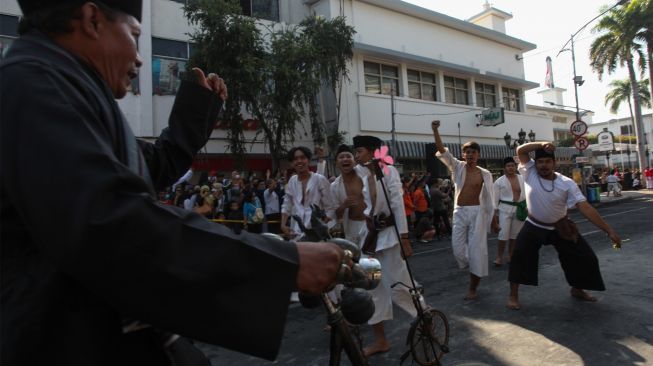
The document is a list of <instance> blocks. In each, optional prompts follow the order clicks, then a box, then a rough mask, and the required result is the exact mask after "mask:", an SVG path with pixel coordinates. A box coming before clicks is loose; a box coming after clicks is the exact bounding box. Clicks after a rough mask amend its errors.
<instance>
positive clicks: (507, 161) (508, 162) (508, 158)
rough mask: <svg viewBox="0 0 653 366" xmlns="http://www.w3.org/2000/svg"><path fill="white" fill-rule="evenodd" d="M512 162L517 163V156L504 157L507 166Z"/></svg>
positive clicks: (504, 164)
mask: <svg viewBox="0 0 653 366" xmlns="http://www.w3.org/2000/svg"><path fill="white" fill-rule="evenodd" d="M510 163H513V164H517V163H516V162H515V158H513V157H507V158H505V159H503V166H506V164H510Z"/></svg>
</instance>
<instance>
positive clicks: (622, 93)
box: [605, 79, 651, 131]
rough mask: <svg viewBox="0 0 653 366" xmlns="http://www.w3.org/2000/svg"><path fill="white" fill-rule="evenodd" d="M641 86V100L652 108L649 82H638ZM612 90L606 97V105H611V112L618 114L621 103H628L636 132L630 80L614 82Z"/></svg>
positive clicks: (611, 85)
mask: <svg viewBox="0 0 653 366" xmlns="http://www.w3.org/2000/svg"><path fill="white" fill-rule="evenodd" d="M637 83H638V84H639V85H638V87H639V100H640V102H641V103H642V105H644V106H645V107H648V108H651V94H650V93H649V91H648V84H649V80H648V79H646V80H641V81H638V82H637ZM610 87H611V88H612V90H610V91H609V92H608V94H606V95H605V105H606V106H607V105H608V104H609V105H610V112H612V113H614V114H616V113H617V112H618V111H619V107H620V106H621V103H623V102H624V101H628V109H629V111H630V120H631V123H632V126H633V131H635V118H634V116H633V104H632V102H631V98H632V95H633V94H632V88H631V87H630V80H628V79H623V80H613V81H612V82H610Z"/></svg>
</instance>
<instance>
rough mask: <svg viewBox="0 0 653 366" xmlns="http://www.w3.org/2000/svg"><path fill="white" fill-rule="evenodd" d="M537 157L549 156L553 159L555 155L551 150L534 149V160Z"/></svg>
mask: <svg viewBox="0 0 653 366" xmlns="http://www.w3.org/2000/svg"><path fill="white" fill-rule="evenodd" d="M539 158H551V159H554V160H555V158H556V156H555V154H554V153H553V151H551V152H549V151H545V150H544V149H538V150H535V160H537V159H539Z"/></svg>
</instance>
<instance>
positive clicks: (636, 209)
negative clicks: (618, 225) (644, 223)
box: [576, 207, 650, 224]
mask: <svg viewBox="0 0 653 366" xmlns="http://www.w3.org/2000/svg"><path fill="white" fill-rule="evenodd" d="M647 208H650V207H640V208H635V209H632V210H627V211H621V212H615V213H611V214H607V215H601V217H608V216H616V215H621V214H625V213H629V212H634V211H641V210H646V209H647ZM583 222H589V220H587V219H584V220H580V221H576V223H577V224H581V223H583Z"/></svg>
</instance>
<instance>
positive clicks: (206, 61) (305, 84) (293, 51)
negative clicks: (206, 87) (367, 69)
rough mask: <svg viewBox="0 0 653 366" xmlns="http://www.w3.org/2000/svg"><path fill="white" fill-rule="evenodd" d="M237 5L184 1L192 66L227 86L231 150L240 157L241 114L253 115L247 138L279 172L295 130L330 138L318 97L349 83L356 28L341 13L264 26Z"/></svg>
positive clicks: (230, 0) (233, 1)
mask: <svg viewBox="0 0 653 366" xmlns="http://www.w3.org/2000/svg"><path fill="white" fill-rule="evenodd" d="M239 4H240V3H239V1H237V0H198V1H193V2H188V4H187V5H186V7H185V13H186V16H187V17H188V19H189V20H190V22H191V23H193V24H195V25H196V26H197V31H196V32H194V33H193V34H192V35H191V39H192V41H193V42H194V43H195V45H196V47H195V49H196V50H197V52H196V53H195V54H194V55H193V56H192V57H191V59H190V61H189V63H190V65H192V66H195V65H197V66H201V67H205V68H207V69H209V70H216V71H217V72H219V74H220V76H221V77H223V78H224V79H225V81H226V83H227V86H228V88H229V99H228V102H227V106H226V108H225V111H224V117H223V119H224V120H225V121H227V122H228V125H229V128H228V138H229V149H230V151H231V153H232V154H233V155H234V156H235V157H241V158H242V157H244V153H245V151H246V142H245V135H244V132H243V125H242V115H243V113H245V114H250V115H252V116H253V117H254V118H255V119H256V120H257V121H258V127H257V131H256V137H255V138H254V141H253V142H252V143H254V142H255V141H258V139H259V137H260V136H262V140H263V141H264V142H265V143H266V146H267V148H268V149H269V151H270V153H271V155H272V162H273V170H274V171H276V170H277V169H278V167H279V161H280V160H282V159H283V158H285V156H286V152H287V150H288V148H289V147H291V146H292V145H293V144H294V142H295V139H296V138H297V137H298V135H299V134H300V133H302V132H303V133H304V134H305V135H308V133H309V131H308V130H309V129H310V133H311V136H312V138H313V140H314V142H315V143H319V144H321V143H324V142H325V141H327V140H328V136H326V135H325V128H324V121H322V120H321V118H320V116H321V113H320V110H319V108H320V103H318V100H317V96H318V94H319V92H320V89H321V88H323V87H326V88H328V89H330V90H332V91H333V94H334V95H336V90H337V89H339V88H340V85H341V83H342V82H345V81H348V80H349V79H348V73H347V70H348V68H347V66H348V64H349V62H350V61H351V58H352V57H353V35H354V33H355V31H354V29H353V28H352V27H351V26H348V25H347V24H346V22H345V18H344V17H337V18H334V19H330V20H326V19H323V18H321V17H317V16H315V15H313V16H310V17H307V18H306V19H304V21H302V22H301V23H300V24H298V25H286V26H281V25H278V24H276V25H273V26H266V25H265V24H263V23H261V22H259V21H258V20H256V19H254V18H251V17H246V16H243V15H242V12H241V8H240V6H239ZM338 106H339V104H336V108H338ZM304 122H308V126H307V125H306V124H305V123H304ZM307 127H308V128H307ZM336 132H337V131H336Z"/></svg>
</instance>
